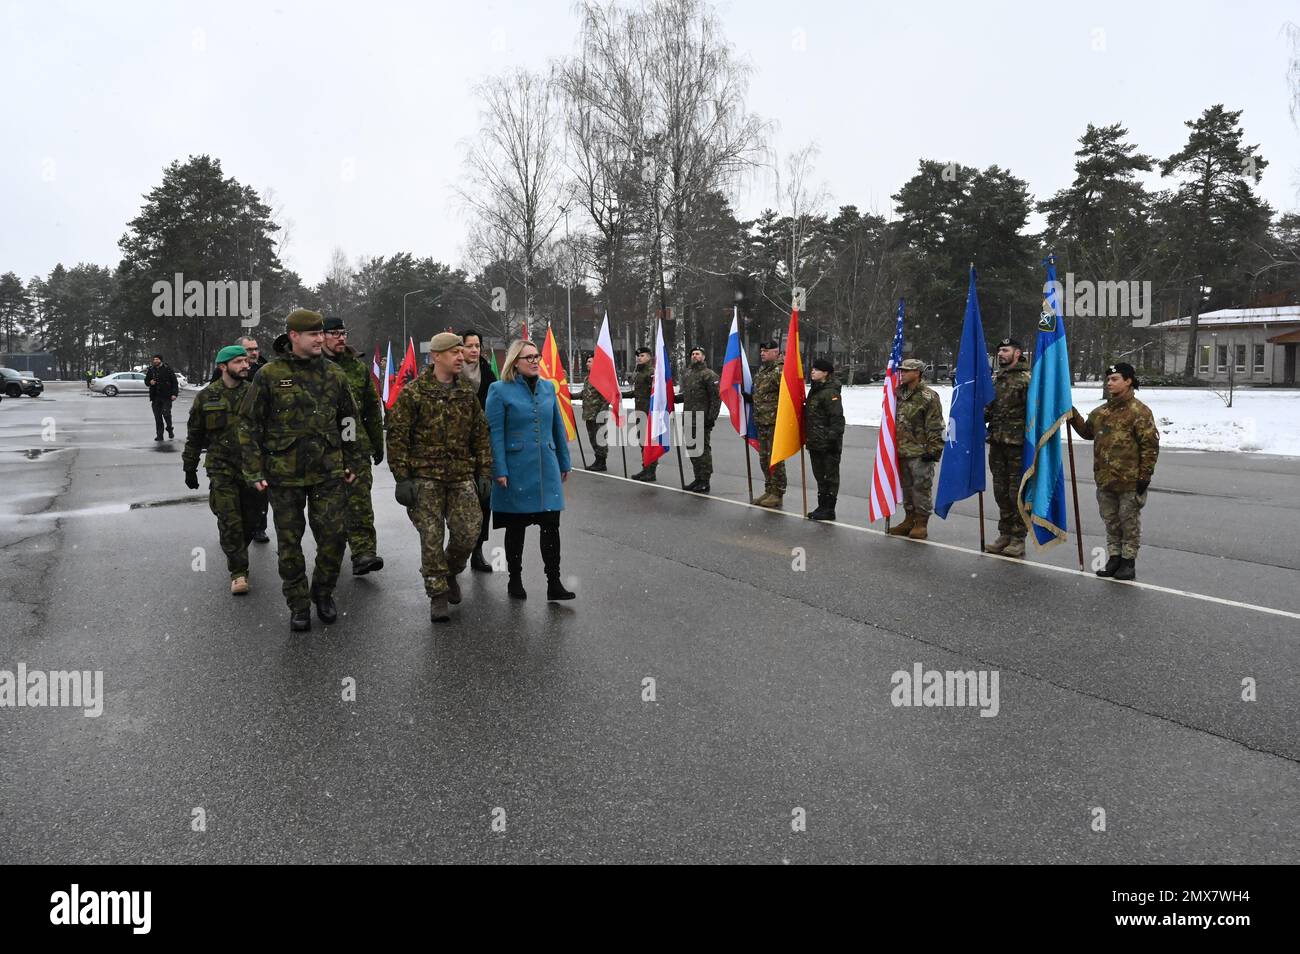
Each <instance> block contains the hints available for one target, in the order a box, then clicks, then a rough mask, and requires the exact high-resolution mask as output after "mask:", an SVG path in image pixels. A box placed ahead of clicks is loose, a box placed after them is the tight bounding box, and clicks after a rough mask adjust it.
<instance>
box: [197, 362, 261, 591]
mask: <svg viewBox="0 0 1300 954" xmlns="http://www.w3.org/2000/svg"><path fill="white" fill-rule="evenodd" d="M249 387H250V385H249V383H248V382H247V381H240V382H239V384H238V385H237V386H235V387H233V388H228V387H226V386H225V384H224V383H223V382H222V379H221V378H219V377H218V378H217V380H215V381H213V382H212V383H211V384H209V385H208V386H207V387H205V388H204V389H203V390H202V391H200V392H199V393H198V394H196V395H195V396H194V403H193V404H192V405H191V406H190V417H189V421H188V423H187V424H186V433H185V451H184V453H183V454H182V455H181V461H182V462H183V464H184V465H185V470H198V468H199V454H200V453H202V452H203V451H204V450H205V449H206V450H207V455H206V457H205V458H204V467H205V469H206V470H207V472H208V507H209V508H211V510H212V513H213V514H214V515H215V516H216V518H217V534H218V536H219V538H220V540H221V552H222V553H224V554H225V555H226V568H227V569H228V570H229V571H230V578H231V579H232V580H233V579H235V577H238V576H248V544H249V542H250V541H251V540H252V539H253V531H254V530H255V529H256V528H257V526H258V520H259V518H260V515H261V511H262V504H263V501H264V500H265V499H266V495H265V494H264V493H263V492H262V491H259V490H255V489H254V488H252V487H250V486H248V485H247V484H246V483H244V479H243V473H242V471H243V467H242V458H241V453H240V449H239V405H240V403H241V402H242V401H243V399H244V395H245V394H246V393H247V392H248V389H249Z"/></svg>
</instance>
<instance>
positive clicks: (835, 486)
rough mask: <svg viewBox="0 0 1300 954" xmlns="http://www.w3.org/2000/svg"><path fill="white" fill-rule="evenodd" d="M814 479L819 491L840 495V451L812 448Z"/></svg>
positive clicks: (810, 455) (835, 495)
mask: <svg viewBox="0 0 1300 954" xmlns="http://www.w3.org/2000/svg"><path fill="white" fill-rule="evenodd" d="M808 456H809V458H811V459H812V472H813V479H814V480H815V481H817V493H819V494H830V495H831V496H832V497H838V496H839V493H840V452H839V451H831V450H825V451H822V450H810V451H809V452H808Z"/></svg>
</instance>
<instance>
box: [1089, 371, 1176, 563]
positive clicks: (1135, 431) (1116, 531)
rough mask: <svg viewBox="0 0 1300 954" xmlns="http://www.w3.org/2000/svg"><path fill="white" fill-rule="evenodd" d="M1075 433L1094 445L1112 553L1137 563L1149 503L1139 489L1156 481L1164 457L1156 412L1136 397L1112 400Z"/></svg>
mask: <svg viewBox="0 0 1300 954" xmlns="http://www.w3.org/2000/svg"><path fill="white" fill-rule="evenodd" d="M1075 429H1076V430H1077V431H1078V432H1079V434H1080V436H1082V437H1083V438H1084V439H1086V440H1090V441H1093V447H1092V474H1093V479H1094V480H1095V482H1096V484H1097V507H1098V509H1099V510H1100V511H1101V519H1102V522H1103V523H1104V524H1105V525H1106V554H1107V555H1108V556H1118V557H1122V558H1124V559H1125V560H1132V559H1136V557H1137V552H1138V546H1139V544H1140V543H1141V542H1142V508H1143V507H1145V506H1146V502H1147V495H1146V494H1145V493H1141V494H1139V493H1138V492H1137V485H1138V482H1139V481H1148V482H1149V481H1150V480H1151V475H1152V474H1153V473H1155V469H1156V458H1157V457H1158V456H1160V431H1158V430H1157V429H1156V422H1155V418H1154V417H1152V415H1151V409H1150V408H1149V407H1147V406H1146V405H1145V404H1143V403H1142V402H1141V401H1139V400H1138V399H1137V398H1136V397H1133V396H1132V394H1131V393H1130V395H1129V397H1128V398H1126V399H1124V400H1117V399H1115V398H1111V399H1109V400H1107V401H1106V403H1105V404H1103V405H1102V406H1101V407H1099V408H1097V409H1096V410H1094V411H1093V412H1092V413H1091V414H1089V415H1088V419H1087V420H1086V421H1085V422H1084V423H1083V424H1082V425H1081V426H1079V427H1076V428H1075Z"/></svg>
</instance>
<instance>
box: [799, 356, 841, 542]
mask: <svg viewBox="0 0 1300 954" xmlns="http://www.w3.org/2000/svg"><path fill="white" fill-rule="evenodd" d="M803 424H804V444H805V446H807V448H808V456H809V457H810V458H811V459H812V472H813V478H814V479H815V480H816V481H817V509H816V510H814V511H813V512H812V513H810V514H808V519H809V520H834V519H835V501H836V500H837V499H838V498H839V495H840V452H841V451H842V449H843V447H844V402H843V401H841V400H840V382H838V381H836V380H835V365H834V364H832V363H831V361H830V359H828V358H818V359H817V360H816V361H814V362H813V366H812V384H811V385H809V387H808V397H807V399H805V401H804V404H803Z"/></svg>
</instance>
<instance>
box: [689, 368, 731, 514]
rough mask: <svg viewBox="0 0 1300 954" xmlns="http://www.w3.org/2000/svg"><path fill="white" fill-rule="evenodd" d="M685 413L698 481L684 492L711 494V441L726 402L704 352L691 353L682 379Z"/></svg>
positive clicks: (691, 455)
mask: <svg viewBox="0 0 1300 954" xmlns="http://www.w3.org/2000/svg"><path fill="white" fill-rule="evenodd" d="M682 409H683V411H684V412H685V416H684V419H683V422H682V423H683V424H684V425H685V426H686V428H687V433H688V434H689V437H688V439H687V441H686V446H687V447H688V448H690V457H691V472H692V474H693V476H694V477H695V479H694V480H692V481H691V482H690V483H689V484H687V485H686V487H685V488H684V489H686V490H690V491H692V492H694V493H697V494H707V493H708V492H709V480H710V478H712V477H713V448H712V447H710V446H709V444H710V441H709V438H710V436H711V435H712V433H713V425H714V424H716V423H717V421H718V414H719V413H720V412H721V410H722V398H721V396H720V395H719V394H718V374H717V372H716V371H714V370H713V369H712V368H710V367H709V366H708V364H706V363H705V360H704V349H703V348H692V349H691V362H690V364H689V366H687V368H686V374H684V375H683V376H682Z"/></svg>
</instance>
